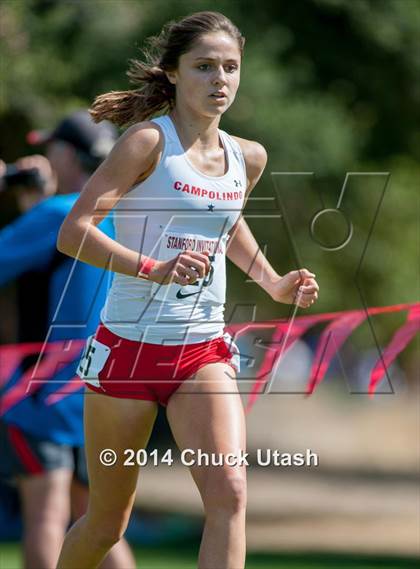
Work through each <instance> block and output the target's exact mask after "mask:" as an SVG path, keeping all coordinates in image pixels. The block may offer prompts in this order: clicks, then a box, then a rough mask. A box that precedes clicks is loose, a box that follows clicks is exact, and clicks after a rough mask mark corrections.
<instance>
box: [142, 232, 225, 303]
mask: <svg viewBox="0 0 420 569" xmlns="http://www.w3.org/2000/svg"><path fill="white" fill-rule="evenodd" d="M228 238H229V236H228V235H227V234H225V235H222V236H221V237H220V238H209V237H206V236H204V235H197V234H192V233H180V232H174V231H166V232H165V233H164V234H163V236H162V239H161V241H160V248H159V257H158V259H159V261H168V260H170V259H174V258H175V257H176V256H177V255H178V253H181V252H183V251H186V250H187V249H189V250H191V251H194V252H196V253H203V252H204V251H209V252H210V254H209V259H210V271H209V273H208V274H207V275H206V276H205V277H204V278H202V279H198V280H197V281H195V283H194V284H190V285H185V286H181V285H180V284H177V283H173V284H169V285H162V284H160V283H153V285H152V288H151V294H152V296H153V298H155V299H156V300H161V301H166V302H187V303H196V302H197V301H199V302H211V303H217V304H223V303H224V302H225V300H226V263H225V255H226V243H227V240H228Z"/></svg>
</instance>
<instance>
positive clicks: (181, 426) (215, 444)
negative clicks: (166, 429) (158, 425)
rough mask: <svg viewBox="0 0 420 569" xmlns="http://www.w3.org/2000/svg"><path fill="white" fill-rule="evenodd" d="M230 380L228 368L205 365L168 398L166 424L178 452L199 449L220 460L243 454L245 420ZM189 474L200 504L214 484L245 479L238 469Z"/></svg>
mask: <svg viewBox="0 0 420 569" xmlns="http://www.w3.org/2000/svg"><path fill="white" fill-rule="evenodd" d="M233 376H234V372H233V370H232V368H231V367H230V366H228V365H226V364H224V363H212V364H208V365H206V366H204V367H203V368H201V369H199V370H198V372H197V373H196V375H195V377H194V378H191V379H189V380H187V381H185V382H184V383H183V384H182V385H181V386H180V388H179V389H178V390H177V391H176V392H175V393H174V395H173V396H172V397H171V398H170V400H169V402H168V406H167V416H168V421H169V424H170V426H171V429H172V432H173V435H174V438H175V441H176V443H177V445H178V447H179V448H180V449H181V450H183V449H187V448H188V449H193V450H195V451H198V450H199V449H201V450H202V451H204V452H206V453H216V454H218V453H222V454H223V455H224V456H226V455H227V454H228V453H233V454H235V455H237V456H240V454H241V452H242V453H244V452H245V447H246V429H245V417H244V411H243V405H242V401H241V398H240V395H239V392H238V388H237V384H236V379H235V378H234V377H233ZM190 471H191V474H192V476H193V478H194V481H195V482H196V484H197V487H198V489H199V491H200V493H201V495H202V498H203V500H205V499H206V498H207V497H208V496H207V493H208V492H213V491H214V490H215V488H216V486H217V484H218V483H223V482H224V481H226V480H227V481H229V479H230V480H231V481H232V480H236V481H238V482H239V483H240V482H241V481H242V482H244V481H245V479H246V469H245V467H244V466H240V465H238V466H236V467H235V466H227V465H226V466H223V467H220V466H213V467H212V466H210V467H200V466H192V467H191V468H190ZM219 488H220V487H219ZM220 489H221V488H220Z"/></svg>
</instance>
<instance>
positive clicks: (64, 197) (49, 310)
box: [0, 110, 135, 569]
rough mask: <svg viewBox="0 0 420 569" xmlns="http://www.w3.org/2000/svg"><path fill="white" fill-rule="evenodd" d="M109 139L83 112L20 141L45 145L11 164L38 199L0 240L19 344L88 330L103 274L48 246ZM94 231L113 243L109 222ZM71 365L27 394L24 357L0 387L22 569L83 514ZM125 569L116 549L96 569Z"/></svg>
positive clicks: (124, 555)
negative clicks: (28, 171)
mask: <svg viewBox="0 0 420 569" xmlns="http://www.w3.org/2000/svg"><path fill="white" fill-rule="evenodd" d="M116 138H117V133H116V131H115V129H114V127H113V126H112V125H111V124H110V123H107V122H105V121H104V122H102V123H100V124H96V123H94V122H93V121H92V120H91V118H90V115H89V113H88V112H87V111H83V110H82V111H77V112H75V113H73V114H72V115H70V116H68V117H66V118H65V119H64V120H62V121H61V122H60V123H59V124H58V126H57V127H56V128H55V129H54V130H53V131H52V132H42V131H33V132H31V133H29V135H28V142H29V143H30V144H46V157H47V160H46V158H45V157H43V156H30V157H25V158H23V159H21V160H20V161H19V162H18V163H17V164H18V166H19V167H21V168H33V167H35V168H37V169H38V170H39V171H40V174H41V176H43V177H44V178H45V179H46V180H47V182H48V183H46V185H45V187H46V188H48V191H47V192H46V194H47V195H46V197H44V199H42V200H41V201H40V202H39V203H38V204H37V205H35V206H34V207H30V208H29V209H28V211H26V212H25V213H24V214H23V215H21V216H20V217H19V218H18V219H17V220H16V221H14V222H13V223H11V224H10V225H8V226H7V227H5V228H4V229H2V230H1V231H0V286H1V285H3V284H5V283H7V282H8V281H11V280H17V281H18V300H19V313H20V317H19V325H18V339H19V343H25V342H44V341H45V342H48V343H49V342H54V341H57V340H71V339H77V338H87V337H88V336H89V335H90V334H92V333H93V332H94V331H95V329H96V326H97V324H98V321H99V311H100V309H101V307H102V305H103V304H104V301H105V296H106V292H107V288H108V286H109V284H110V283H109V278H110V275H111V273H109V272H108V271H103V270H100V269H97V268H95V267H92V266H90V265H87V264H84V263H81V262H79V261H74V260H72V259H70V258H69V257H67V256H64V255H62V254H61V253H59V252H58V251H57V249H56V240H57V235H58V231H59V229H60V226H61V224H62V222H63V220H64V218H65V217H66V215H67V213H68V212H69V211H70V209H71V207H72V206H73V204H74V202H75V201H76V199H77V197H78V193H79V192H80V190H81V189H82V187H83V186H84V184H85V183H86V181H87V180H88V178H89V176H90V174H91V173H92V172H93V171H94V170H95V169H96V168H97V167H98V166H99V164H100V162H101V161H102V160H103V159H104V158H105V157H106V155H107V154H108V153H109V151H110V150H111V148H112V146H113V144H114V142H115V140H116ZM0 174H1V172H0ZM0 191H1V182H0ZM51 193H53V194H54V195H49V196H48V194H51ZM100 227H101V228H102V230H103V231H105V232H106V233H108V234H109V235H112V224H111V220H110V219H105V220H104V221H102V223H101V225H100ZM68 344H69V346H70V347H71V342H69V343H68ZM77 362H78V358H77V357H76V358H75V359H74V360H72V361H71V363H70V364H69V363H67V364H66V365H65V366H64V367H63V366H61V367H58V368H57V370H56V372H55V373H53V374H52V376H51V377H48V378H47V380H46V381H38V382H37V381H35V382H32V383H31V384H30V388H27V387H26V383H25V382H27V381H28V374H29V375H31V374H32V377H35V378H36V371H34V366H35V364H36V359H35V358H34V357H33V356H31V357H29V358H26V360H24V361H23V362H22V363H21V365H20V367H19V369H18V370H15V372H14V373H11V375H10V377H8V378H7V380H6V382H5V384H4V385H2V386H0V455H1V457H2V459H1V461H0V477H2V478H3V479H7V480H8V481H9V482H10V481H13V482H14V483H16V485H17V488H18V491H19V493H20V497H21V503H22V512H23V519H24V559H25V567H26V568H27V569H29V568H33V569H35V568H37V569H38V568H41V567H42V568H43V569H50V568H51V569H53V568H54V567H55V566H56V562H57V559H58V555H59V551H60V548H61V544H62V540H63V538H64V534H65V532H66V530H67V527H68V523H69V521H70V517H72V518H73V519H76V518H78V517H79V516H81V515H82V514H83V513H84V510H85V508H86V506H87V499H88V490H87V472H86V465H85V461H84V453H83V424H82V423H83V419H82V417H83V387H82V384H81V383H77V380H76V378H75V375H76V374H75V371H76V365H77ZM25 372H26V373H25ZM70 497H71V498H70ZM134 567H135V561H134V558H133V556H132V553H131V551H130V548H129V546H128V544H127V542H125V541H122V542H119V543H118V544H117V545H116V546H114V548H113V549H112V550H111V552H110V553H109V555H108V557H107V558H106V559H105V560H104V561H103V563H102V565H101V568H102V569H105V568H115V569H118V568H119V569H131V568H134Z"/></svg>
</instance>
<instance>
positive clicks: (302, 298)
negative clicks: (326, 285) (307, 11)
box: [295, 269, 319, 308]
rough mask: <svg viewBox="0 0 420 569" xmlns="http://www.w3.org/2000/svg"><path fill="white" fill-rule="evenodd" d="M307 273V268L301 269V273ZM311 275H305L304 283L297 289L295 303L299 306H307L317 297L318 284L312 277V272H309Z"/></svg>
mask: <svg viewBox="0 0 420 569" xmlns="http://www.w3.org/2000/svg"><path fill="white" fill-rule="evenodd" d="M303 271H305V274H307V273H309V271H308V270H307V269H301V270H300V272H301V273H302V272H303ZM309 274H310V275H312V276H310V277H309V276H308V277H305V279H304V281H303V282H304V284H301V285H300V286H299V288H298V290H297V294H296V299H295V304H296V305H297V306H299V307H300V308H309V307H310V306H312V304H313V303H314V302H315V301H316V300H317V298H318V292H319V286H318V283H317V282H316V280H315V279H314V278H313V277H314V276H315V275H314V273H309Z"/></svg>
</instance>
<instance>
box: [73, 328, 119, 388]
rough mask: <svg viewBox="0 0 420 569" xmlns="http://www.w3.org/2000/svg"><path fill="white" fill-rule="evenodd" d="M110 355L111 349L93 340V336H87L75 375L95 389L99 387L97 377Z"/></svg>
mask: <svg viewBox="0 0 420 569" xmlns="http://www.w3.org/2000/svg"><path fill="white" fill-rule="evenodd" d="M110 353H111V348H108V346H105V344H101V342H98V341H97V340H95V338H94V337H93V336H89V338H88V339H87V342H86V347H85V349H84V351H83V354H82V357H81V358H80V362H79V365H78V366H77V372H76V373H77V375H78V376H79V377H80V379H82V380H83V381H84V382H85V383H90V384H92V385H94V386H95V387H101V384H100V382H99V377H98V376H99V373H100V372H101V371H102V370H103V369H104V366H105V364H106V362H107V359H108V358H109V354H110Z"/></svg>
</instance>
